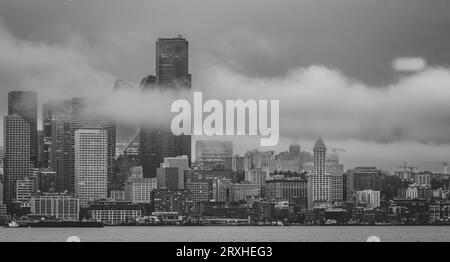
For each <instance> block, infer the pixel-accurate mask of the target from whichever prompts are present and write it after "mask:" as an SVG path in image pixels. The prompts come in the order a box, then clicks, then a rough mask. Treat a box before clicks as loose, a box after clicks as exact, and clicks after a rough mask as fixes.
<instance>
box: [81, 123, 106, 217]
mask: <svg viewBox="0 0 450 262" xmlns="http://www.w3.org/2000/svg"><path fill="white" fill-rule="evenodd" d="M107 179H108V133H107V130H105V129H78V130H76V131H75V193H76V196H77V197H78V198H79V199H80V206H81V207H82V208H84V207H87V205H88V202H89V201H94V200H96V199H102V198H107V193H108V192H107V182H108V180H107Z"/></svg>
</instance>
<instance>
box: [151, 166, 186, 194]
mask: <svg viewBox="0 0 450 262" xmlns="http://www.w3.org/2000/svg"><path fill="white" fill-rule="evenodd" d="M156 173H157V175H158V177H157V181H158V182H157V183H158V186H157V188H158V189H180V188H179V184H180V181H179V179H180V177H179V168H178V167H160V168H158V169H157V170H156Z"/></svg>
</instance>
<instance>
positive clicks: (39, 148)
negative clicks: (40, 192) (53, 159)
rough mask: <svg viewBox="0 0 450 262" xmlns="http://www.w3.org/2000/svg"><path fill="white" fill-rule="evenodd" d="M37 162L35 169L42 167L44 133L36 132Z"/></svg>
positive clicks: (41, 131)
mask: <svg viewBox="0 0 450 262" xmlns="http://www.w3.org/2000/svg"><path fill="white" fill-rule="evenodd" d="M36 141H37V160H36V165H35V167H36V168H38V167H43V166H44V157H45V153H44V131H43V130H38V131H37V139H36Z"/></svg>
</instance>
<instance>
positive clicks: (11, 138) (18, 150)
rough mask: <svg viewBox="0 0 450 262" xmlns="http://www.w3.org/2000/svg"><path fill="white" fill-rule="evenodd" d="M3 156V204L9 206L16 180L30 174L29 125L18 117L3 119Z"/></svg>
mask: <svg viewBox="0 0 450 262" xmlns="http://www.w3.org/2000/svg"><path fill="white" fill-rule="evenodd" d="M3 127H4V147H5V156H4V159H3V164H4V178H3V186H4V190H3V194H4V202H5V204H6V205H10V204H11V203H12V202H13V200H14V197H15V190H14V189H15V184H16V181H17V180H21V179H24V178H25V177H28V176H29V175H30V174H31V168H30V165H31V161H30V124H29V123H28V122H27V121H26V120H24V119H23V118H22V117H21V116H19V115H9V116H5V117H4V126H3Z"/></svg>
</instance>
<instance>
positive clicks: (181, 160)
mask: <svg viewBox="0 0 450 262" xmlns="http://www.w3.org/2000/svg"><path fill="white" fill-rule="evenodd" d="M161 167H176V168H178V189H184V180H185V179H184V171H185V170H187V169H189V158H188V156H177V157H165V158H164V163H162V164H161Z"/></svg>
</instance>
